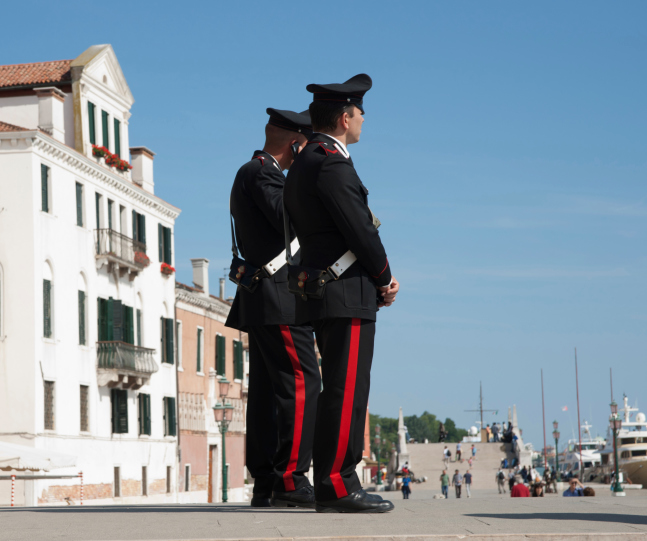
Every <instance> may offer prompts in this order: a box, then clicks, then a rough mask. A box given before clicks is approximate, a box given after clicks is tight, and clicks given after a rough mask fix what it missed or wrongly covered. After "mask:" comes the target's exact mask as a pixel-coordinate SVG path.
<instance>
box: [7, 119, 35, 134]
mask: <svg viewBox="0 0 647 541" xmlns="http://www.w3.org/2000/svg"><path fill="white" fill-rule="evenodd" d="M7 131H29V129H28V128H21V127H20V126H14V125H13V124H8V123H7V122H2V120H0V132H7Z"/></svg>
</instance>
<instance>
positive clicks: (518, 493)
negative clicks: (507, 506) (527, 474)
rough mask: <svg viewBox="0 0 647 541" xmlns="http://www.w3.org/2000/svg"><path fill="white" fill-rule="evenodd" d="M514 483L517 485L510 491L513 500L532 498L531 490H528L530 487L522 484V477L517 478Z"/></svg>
mask: <svg viewBox="0 0 647 541" xmlns="http://www.w3.org/2000/svg"><path fill="white" fill-rule="evenodd" d="M513 482H514V483H515V485H514V486H513V487H512V490H511V491H510V496H511V497H512V498H530V490H528V487H527V486H526V485H524V484H523V483H522V482H521V476H520V475H517V476H515V477H514V479H513Z"/></svg>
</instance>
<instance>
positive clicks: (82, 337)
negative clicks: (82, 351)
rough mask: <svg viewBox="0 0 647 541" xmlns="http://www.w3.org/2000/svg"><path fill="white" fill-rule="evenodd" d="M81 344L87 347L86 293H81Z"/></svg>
mask: <svg viewBox="0 0 647 541" xmlns="http://www.w3.org/2000/svg"><path fill="white" fill-rule="evenodd" d="M79 344H81V345H85V291H79Z"/></svg>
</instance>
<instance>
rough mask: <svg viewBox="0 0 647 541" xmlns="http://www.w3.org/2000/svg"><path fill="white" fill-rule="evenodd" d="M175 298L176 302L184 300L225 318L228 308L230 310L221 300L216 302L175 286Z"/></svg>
mask: <svg viewBox="0 0 647 541" xmlns="http://www.w3.org/2000/svg"><path fill="white" fill-rule="evenodd" d="M175 300H176V302H180V301H181V302H186V303H187V304H191V305H193V306H197V307H198V308H202V309H204V310H209V311H210V312H214V313H215V314H218V315H220V316H223V317H225V318H226V317H227V316H228V315H229V310H231V307H230V306H229V305H225V304H224V303H222V302H218V301H215V300H213V299H211V298H210V297H205V296H203V295H201V294H199V293H192V292H191V291H186V290H184V289H180V288H177V287H176V288H175Z"/></svg>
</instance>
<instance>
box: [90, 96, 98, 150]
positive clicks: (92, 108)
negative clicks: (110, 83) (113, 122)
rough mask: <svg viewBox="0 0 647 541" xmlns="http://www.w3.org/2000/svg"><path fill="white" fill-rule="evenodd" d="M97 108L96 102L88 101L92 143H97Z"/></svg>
mask: <svg viewBox="0 0 647 541" xmlns="http://www.w3.org/2000/svg"><path fill="white" fill-rule="evenodd" d="M95 109H96V107H95V106H94V103H92V102H91V101H89V102H88V129H89V132H90V143H91V144H93V145H96V144H97V128H96V126H95V117H94V115H95Z"/></svg>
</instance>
